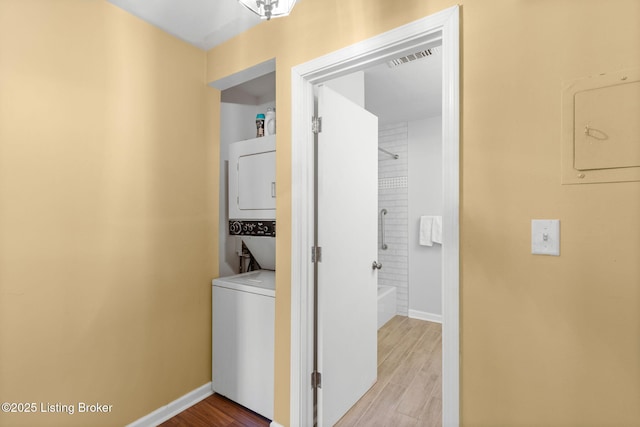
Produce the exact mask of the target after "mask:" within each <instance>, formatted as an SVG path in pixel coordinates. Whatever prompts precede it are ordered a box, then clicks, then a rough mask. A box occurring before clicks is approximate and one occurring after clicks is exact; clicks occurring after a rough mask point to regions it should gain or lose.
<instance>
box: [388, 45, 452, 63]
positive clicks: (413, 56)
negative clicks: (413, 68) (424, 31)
mask: <svg viewBox="0 0 640 427" xmlns="http://www.w3.org/2000/svg"><path fill="white" fill-rule="evenodd" d="M439 53H440V47H432V48H431V49H426V50H421V51H419V52H415V53H410V54H409V55H406V56H402V57H400V58H396V59H392V60H391V61H387V65H388V66H389V68H393V67H397V66H398V65H402V64H406V63H408V62H413V61H415V60H418V59H422V58H426V57H428V56H432V55H438V54H439Z"/></svg>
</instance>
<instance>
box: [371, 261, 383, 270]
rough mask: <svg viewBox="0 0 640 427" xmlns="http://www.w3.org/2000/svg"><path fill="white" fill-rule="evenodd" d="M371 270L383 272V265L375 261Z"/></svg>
mask: <svg viewBox="0 0 640 427" xmlns="http://www.w3.org/2000/svg"><path fill="white" fill-rule="evenodd" d="M371 268H372V269H374V270H381V269H382V264H380V263H379V262H378V261H373V264H371Z"/></svg>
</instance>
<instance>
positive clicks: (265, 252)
mask: <svg viewBox="0 0 640 427" xmlns="http://www.w3.org/2000/svg"><path fill="white" fill-rule="evenodd" d="M212 85H213V86H214V87H216V88H217V89H220V90H221V107H220V212H219V215H220V216H219V217H220V224H219V229H220V233H219V234H220V239H219V242H220V243H219V244H220V247H219V254H220V255H219V257H220V258H219V265H220V268H219V271H220V277H219V278H217V279H214V280H213V281H212V334H213V336H212V388H213V391H214V392H215V393H218V394H220V395H223V396H225V397H227V398H229V399H231V400H233V401H235V402H237V403H239V404H241V405H243V406H245V407H247V408H249V409H251V410H252V411H254V412H257V413H259V414H261V415H263V416H265V417H267V418H269V419H273V387H274V323H275V265H276V264H275V237H276V180H275V176H276V135H275V133H276V123H275V61H268V62H265V63H262V64H259V65H257V66H255V67H252V68H250V69H248V70H245V71H242V72H240V73H237V74H234V75H232V76H229V77H227V78H223V79H221V80H219V81H216V82H214V83H213V84H212Z"/></svg>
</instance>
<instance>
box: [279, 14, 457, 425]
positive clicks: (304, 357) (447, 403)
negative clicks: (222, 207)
mask: <svg viewBox="0 0 640 427" xmlns="http://www.w3.org/2000/svg"><path fill="white" fill-rule="evenodd" d="M458 15H459V7H458V6H454V7H451V8H448V9H445V10H443V11H441V12H439V13H436V14H433V15H430V16H428V17H426V18H423V19H420V20H418V21H415V22H412V23H410V24H407V25H404V26H402V27H399V28H396V29H394V30H391V31H389V32H387V33H384V34H381V35H379V36H376V37H373V38H371V39H368V40H365V41H363V42H360V43H357V44H355V45H353V46H349V47H346V48H344V49H341V50H338V51H336V52H333V53H331V54H328V55H325V56H322V57H320V58H317V59H314V60H312V61H310V62H307V63H304V64H301V65H298V66H296V67H294V68H292V70H291V102H292V115H291V120H292V144H291V145H292V150H291V157H292V159H291V161H292V164H291V171H292V177H291V178H292V180H291V182H292V188H291V204H292V223H291V393H290V405H291V408H290V410H291V412H290V416H291V426H292V427H295V426H301V427H304V426H307V425H310V420H311V414H312V405H311V399H312V393H311V386H310V373H311V366H312V364H311V362H312V354H311V353H312V345H311V339H312V334H311V331H312V327H313V325H312V321H313V318H312V313H313V311H312V309H311V307H312V304H313V301H312V296H313V293H312V291H311V290H312V289H313V265H312V264H311V262H310V256H309V254H310V248H311V246H312V243H313V232H312V231H313V135H312V133H311V127H310V118H311V117H312V116H313V85H314V84H317V83H320V82H322V81H325V80H328V79H330V78H335V77H340V76H342V75H345V74H349V73H352V72H355V71H358V70H361V69H365V68H367V67H368V66H369V65H373V64H375V63H380V62H382V61H384V60H386V59H389V58H391V57H392V56H395V55H398V54H399V53H402V52H405V51H410V50H412V49H415V47H417V46H424V45H425V44H429V43H433V44H436V43H440V41H441V42H442V55H443V57H442V59H443V64H442V66H443V69H442V71H443V81H442V84H443V96H442V120H443V122H442V124H443V128H442V131H443V134H442V137H443V190H444V199H443V203H444V212H443V239H444V241H443V245H442V246H443V251H442V264H443V270H442V281H443V297H442V298H443V322H444V323H443V330H442V340H443V358H442V359H443V362H442V365H443V366H442V375H443V377H442V379H443V384H442V386H443V411H442V420H443V426H444V427H456V426H458V425H459V420H460V413H459V412H460V383H459V378H460V377H459V369H460V366H459V361H460V357H459V348H460V343H459V323H460V321H459V253H460V249H459V212H458V211H459V197H460V190H459V174H460V165H459V150H460V138H459V134H460V122H459V120H460V116H459V114H460V113H459V111H460V105H459V103H460V101H459V80H460V77H459V69H460V58H459V43H460V40H459V37H460V36H459V18H458Z"/></svg>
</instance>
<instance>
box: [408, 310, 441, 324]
mask: <svg viewBox="0 0 640 427" xmlns="http://www.w3.org/2000/svg"><path fill="white" fill-rule="evenodd" d="M409 317H410V318H412V319H418V320H426V321H427V322H436V323H442V315H441V314H433V313H427V312H426V311H419V310H409Z"/></svg>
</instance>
